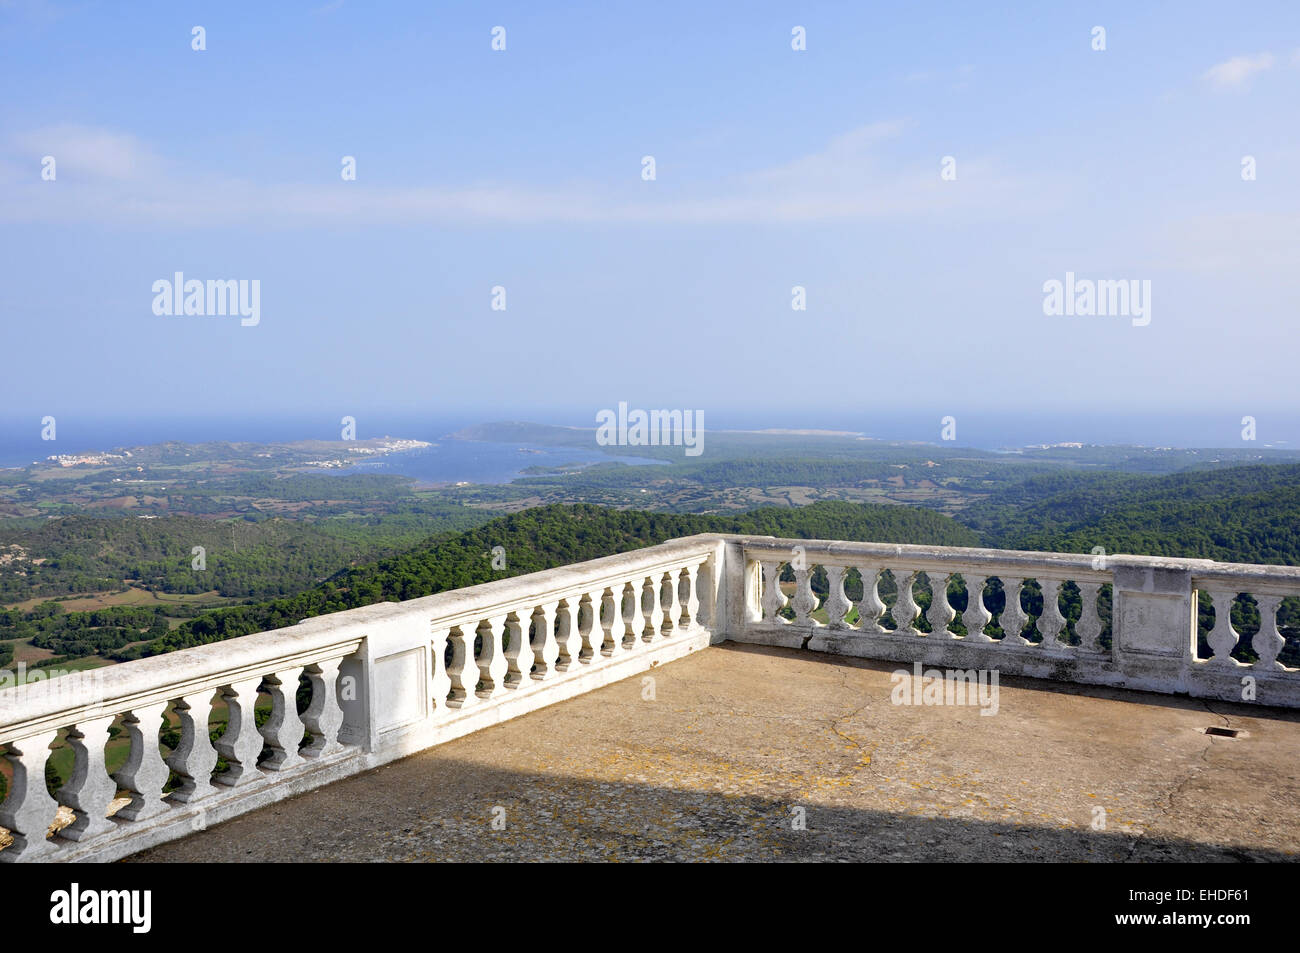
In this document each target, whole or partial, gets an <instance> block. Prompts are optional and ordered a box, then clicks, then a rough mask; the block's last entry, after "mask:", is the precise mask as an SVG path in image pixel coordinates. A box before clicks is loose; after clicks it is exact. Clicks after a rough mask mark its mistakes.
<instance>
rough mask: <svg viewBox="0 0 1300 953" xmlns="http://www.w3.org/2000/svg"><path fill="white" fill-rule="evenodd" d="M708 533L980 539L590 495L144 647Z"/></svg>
mask: <svg viewBox="0 0 1300 953" xmlns="http://www.w3.org/2000/svg"><path fill="white" fill-rule="evenodd" d="M705 532H720V533H754V534H762V535H773V536H786V537H794V538H801V539H814V538H825V539H845V540H870V541H878V542H898V543H905V542H909V543H934V544H939V545H949V546H970V545H975V543H976V537H975V535H974V534H973V533H972V532H970V531H969V530H968V529H966V528H965V527H963V526H961V525H960V524H958V523H957V522H955V521H954V520H952V519H950V518H948V517H946V516H942V515H940V514H938V513H934V512H931V511H929V510H924V509H912V508H907V507H901V506H875V505H866V504H854V503H838V502H826V503H817V504H814V505H812V506H807V507H802V508H799V509H775V508H767V509H760V510H754V511H751V512H749V513H742V514H738V515H734V516H700V515H689V514H670V513H647V512H640V511H635V510H612V509H606V508H603V507H599V506H592V505H588V504H577V505H573V506H561V505H554V506H542V507H537V508H534V509H530V510H524V511H522V512H520V513H516V514H513V515H510V516H506V517H502V518H500V519H496V520H493V521H492V522H490V523H488V524H486V525H484V526H481V527H478V528H477V529H473V530H470V531H468V532H465V533H461V534H459V535H457V536H454V537H452V538H450V539H446V540H441V541H435V542H432V543H430V544H429V545H425V546H420V547H416V548H415V549H412V550H410V551H408V552H405V553H402V554H401V555H398V556H393V557H391V558H388V559H383V560H380V561H378V562H375V563H372V564H370V565H367V566H362V567H358V568H356V569H352V570H349V571H347V572H345V573H341V574H340V575H338V576H336V577H335V578H333V579H331V580H329V581H328V582H325V583H323V584H321V585H319V586H317V587H315V588H313V589H310V590H308V591H307V592H304V593H302V594H300V595H298V596H294V597H291V598H286V599H277V600H275V601H272V602H266V603H261V604H258V605H250V606H238V607H235V608H230V609H221V610H217V611H214V612H209V613H206V614H204V615H202V616H200V617H198V618H196V619H194V620H192V621H190V622H188V623H186V624H185V625H183V626H181V627H180V628H179V629H176V630H175V631H174V632H171V633H170V634H168V635H166V636H164V637H163V638H161V639H158V640H156V641H155V642H153V643H152V644H150V645H149V646H146V647H144V649H143V653H142V654H154V653H156V652H166V651H171V650H173V649H178V648H184V647H186V646H189V645H197V644H201V643H205V642H215V641H220V640H222V639H228V638H231V637H233V636H238V635H247V634H249V633H251V632H260V631H264V630H267V629H274V628H279V627H281V626H286V625H292V624H294V623H296V622H298V621H299V620H301V619H305V618H308V617H310V616H314V615H320V614H321V613H325V612H337V611H339V610H341V609H351V608H355V607H357V606H363V605H370V604H372V603H375V602H382V601H386V600H405V599H414V598H417V597H419V596H426V595H431V594H432V593H435V592H443V591H445V590H448V589H457V588H461V587H464V586H472V585H476V584H478V583H482V582H489V581H491V580H493V579H502V578H505V577H507V576H514V575H519V574H521V573H528V572H534V571H536V570H540V569H550V568H553V567H555V566H562V565H565V564H567V563H572V562H580V561H582V560H586V559H595V558H597V557H599V556H608V555H611V554H613V553H619V552H627V551H629V550H633V549H638V548H641V547H644V546H650V545H653V544H655V543H661V542H663V541H665V540H668V539H673V538H675V537H678V536H689V535H691V534H694V533H705ZM495 546H501V547H503V548H504V549H505V556H506V569H505V570H504V571H502V570H495V569H493V568H492V549H493V547H495ZM133 654H135V650H133Z"/></svg>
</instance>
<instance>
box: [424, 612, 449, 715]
mask: <svg viewBox="0 0 1300 953" xmlns="http://www.w3.org/2000/svg"><path fill="white" fill-rule="evenodd" d="M450 635H451V629H449V628H447V627H446V626H439V627H436V628H435V629H434V630H433V637H432V639H431V640H430V643H429V646H430V651H431V653H432V661H433V677H432V679H431V680H430V682H429V690H430V691H431V692H432V693H433V710H434V711H445V710H446V709H447V702H448V701H449V700H450V695H451V676H450V675H448V674H447V638H448V637H449V636H450Z"/></svg>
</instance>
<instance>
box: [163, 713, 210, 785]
mask: <svg viewBox="0 0 1300 953" xmlns="http://www.w3.org/2000/svg"><path fill="white" fill-rule="evenodd" d="M212 694H213V693H212V691H211V690H209V691H206V692H194V693H192V694H189V695H182V696H181V697H180V698H178V699H177V700H176V705H175V708H174V711H175V712H176V717H177V718H178V719H179V720H180V723H181V740H180V742H179V743H178V744H177V745H176V747H175V748H174V749H173V750H172V753H171V754H170V755H168V756H167V765H168V766H169V767H170V768H171V769H172V770H173V771H175V772H176V776H177V777H179V778H180V780H181V783H180V787H178V788H176V790H174V791H172V793H171V798H172V800H173V801H176V802H177V803H180V804H188V803H189V802H191V801H197V800H200V799H201V798H205V797H207V796H208V795H209V794H212V793H213V792H214V791H215V790H216V789H215V788H214V787H213V786H212V772H213V770H214V769H215V768H216V766H217V749H216V748H214V747H212V739H211V737H210V735H209V733H208V719H209V717H210V715H211V714H212Z"/></svg>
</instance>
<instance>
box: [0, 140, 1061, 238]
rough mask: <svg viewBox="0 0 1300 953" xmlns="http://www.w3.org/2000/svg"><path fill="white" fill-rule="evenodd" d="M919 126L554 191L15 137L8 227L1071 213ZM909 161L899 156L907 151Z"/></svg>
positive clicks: (0, 169)
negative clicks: (913, 132)
mask: <svg viewBox="0 0 1300 953" xmlns="http://www.w3.org/2000/svg"><path fill="white" fill-rule="evenodd" d="M906 126H907V124H906V123H905V122H904V121H901V120H891V121H884V122H876V123H871V124H868V125H864V126H862V127H860V128H857V129H854V130H851V131H849V132H847V133H844V134H843V135H840V136H836V137H834V138H833V139H831V140H830V141H829V142H828V143H827V144H826V146H825V147H824V148H822V149H821V150H819V151H817V152H814V153H811V154H808V155H804V156H800V157H798V158H795V159H792V160H790V161H788V162H785V163H781V164H779V165H774V166H771V167H769V168H767V169H762V170H758V171H754V172H750V173H747V174H741V175H736V176H732V177H730V178H728V179H724V180H721V181H713V182H708V183H675V182H671V181H664V182H656V183H642V182H641V181H640V180H639V178H638V179H635V181H634V182H633V181H632V180H629V182H630V184H616V183H596V184H592V183H579V184H576V185H564V186H546V185H541V186H537V185H519V184H510V183H469V184H463V185H455V186H438V185H426V184H413V185H392V186H388V185H375V184H371V183H368V182H364V181H357V182H344V181H342V180H340V181H338V182H337V183H332V184H302V183H279V184H262V183H255V182H250V181H248V180H244V179H235V178H230V177H228V176H222V175H220V174H213V173H207V172H198V173H189V172H186V171H184V170H182V169H180V168H179V166H178V165H177V164H175V163H171V162H167V161H164V160H163V159H161V158H159V157H157V156H155V155H154V154H153V153H152V152H151V151H150V150H149V149H148V148H147V147H146V146H145V145H144V144H142V143H140V142H139V141H137V140H136V139H134V138H133V137H131V136H127V135H122V134H119V133H114V132H111V131H108V130H102V129H88V128H85V127H78V126H59V127H52V128H49V129H45V130H39V131H37V132H33V133H28V134H24V135H22V136H18V137H15V138H14V139H13V140H11V146H13V147H15V149H16V151H17V152H18V153H19V155H17V156H12V155H11V156H8V157H4V156H0V185H2V186H3V187H4V189H5V192H6V194H7V199H8V201H7V202H6V203H4V204H3V205H0V220H2V221H9V222H56V223H75V222H83V221H96V222H104V223H108V224H123V225H134V224H146V225H151V224H161V225H183V226H195V225H262V226H266V227H277V226H290V227H292V226H321V225H349V226H365V225H392V224H455V225H474V224H483V225H501V224H524V225H526V224H540V223H560V224H564V223H570V224H695V225H700V224H706V225H707V224H715V225H727V224H753V223H785V224H793V223H812V222H843V221H870V220H879V219H904V218H908V217H913V216H924V215H930V214H935V213H939V214H945V215H953V214H961V215H966V216H967V217H969V216H972V215H973V216H976V217H983V218H986V217H989V216H995V217H1005V216H1008V215H1016V214H1021V213H1023V214H1035V213H1040V212H1042V211H1045V210H1047V209H1050V208H1054V207H1059V204H1060V203H1059V201H1057V200H1056V199H1055V198H1053V197H1052V196H1053V195H1059V194H1060V192H1061V183H1060V182H1059V180H1058V181H1053V182H1050V183H1047V182H1044V181H1040V180H1035V179H1033V178H1031V177H1028V176H1025V175H1023V174H1020V175H1013V174H1011V173H1008V172H1005V171H1000V170H999V169H998V167H997V164H996V163H995V162H993V161H992V160H987V159H980V158H979V157H974V156H972V157H970V158H969V159H967V158H964V157H963V158H962V159H961V160H960V163H959V166H958V170H959V177H958V181H955V182H945V181H942V180H941V179H940V175H939V172H940V160H941V158H942V157H941V156H938V155H935V156H932V157H926V158H923V159H918V158H916V157H911V158H908V159H899V158H897V157H894V156H892V155H891V156H889V157H886V156H885V155H883V150H882V147H883V146H885V145H886V144H888V143H890V142H891V141H892V140H896V139H898V138H899V137H900V136H901V135H902V133H903V132H904V130H905V129H906ZM895 151H897V150H895ZM46 154H51V155H55V156H56V158H57V159H58V163H59V166H58V168H59V176H58V179H57V181H55V182H44V181H41V180H40V175H39V158H40V156H41V155H46Z"/></svg>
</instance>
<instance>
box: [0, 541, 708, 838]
mask: <svg viewBox="0 0 1300 953" xmlns="http://www.w3.org/2000/svg"><path fill="white" fill-rule="evenodd" d="M718 549H719V542H718V540H717V539H716V538H715V537H690V538H687V539H682V540H674V541H672V542H669V543H664V544H663V545H660V546H653V547H649V548H647V549H642V550H637V551H634V552H631V553H624V554H620V555H616V556H609V557H605V558H602V559H595V560H591V561H588V562H585V563H580V564H577V565H573V566H565V567H561V568H557V569H552V570H547V571H544V572H536V573H530V574H528V575H524V576H518V577H515V578H512V579H503V580H500V581H496V582H490V583H485V584H483V585H479V586H472V587H469V588H466V589H460V590H455V591H452V592H445V593H439V594H437V595H433V596H427V597H424V598H420V599H412V600H409V601H407V602H401V603H382V604H378V605H372V606H366V607H363V608H359V609H352V610H348V611H345V612H337V613H333V614H330V615H326V616H318V617H315V618H311V619H307V620H304V621H303V622H300V623H299V624H297V625H295V626H290V627H288V628H284V629H278V630H275V631H271V632H262V633H258V634H256V635H250V636H245V637H243V638H236V639H231V640H229V641H226V642H221V643H216V644H212V645H204V646H199V647H196V648H191V649H184V650H182V651H178V652H174V653H170V654H167V655H161V656H156V657H153V658H148V659H141V660H139V661H134V662H126V663H123V664H121V665H116V666H111V667H109V668H106V669H102V670H95V671H92V672H89V673H72V674H67V675H63V676H61V677H59V678H54V679H49V680H45V681H40V682H36V683H34V684H28V685H23V686H20V687H17V688H13V689H9V690H6V691H0V743H3V744H5V745H6V746H7V749H8V750H7V755H6V757H7V758H8V761H9V763H10V765H11V767H12V772H13V779H12V781H11V783H10V786H9V794H8V797H7V798H6V800H5V801H4V803H3V804H2V805H0V826H3V827H4V828H5V829H6V830H7V831H8V832H9V834H10V835H11V837H12V843H10V844H9V846H7V847H5V848H4V849H3V850H0V861H8V862H14V861H27V860H45V861H51V860H52V861H59V860H76V861H81V860H113V859H117V858H119V857H123V856H126V855H127V854H130V853H134V852H136V851H139V850H142V849H144V848H146V847H150V846H153V845H155V844H159V843H162V842H164V841H167V840H171V839H174V838H177V837H182V836H184V835H185V834H187V833H189V832H191V831H193V830H196V829H200V828H202V827H206V826H207V825H209V824H212V823H217V822H219V821H222V820H225V819H227V818H230V817H234V816H236V815H238V814H241V813H244V812H246V811H249V810H253V809H254V808H257V807H261V806H263V805H265V804H269V803H272V802H274V801H276V800H280V799H282V798H285V797H289V796H292V795H294V794H297V793H300V792H302V791H306V790H309V789H311V788H314V787H317V786H319V785H321V784H325V783H328V782H330V781H333V780H337V779H338V778H342V777H346V776H348V775H351V774H355V773H358V772H360V771H365V770H369V769H370V768H373V767H376V766H378V765H380V764H384V763H386V762H388V761H391V760H393V759H395V758H400V757H403V756H405V755H408V754H411V753H413V752H416V751H420V750H422V749H424V748H428V747H430V746H432V745H435V744H440V743H442V742H444V741H447V740H450V739H451V738H455V737H459V736H460V735H463V734H466V733H468V732H471V731H474V730H476V729H478V728H481V727H485V726H487V725H490V724H495V723H497V722H499V721H503V720H505V719H507V718H512V717H514V716H516V715H519V714H523V713H525V712H528V711H532V710H534V709H536V708H539V707H542V706H544V705H548V704H552V703H554V702H557V701H561V700H563V699H565V698H569V697H572V696H573V695H576V694H580V693H583V692H586V691H590V690H592V689H594V688H598V687H600V686H602V685H605V684H608V683H609V682H611V681H615V680H617V679H621V678H626V677H627V676H629V675H633V674H636V673H638V672H641V671H644V670H646V669H648V668H650V667H652V666H655V665H658V664H660V663H663V662H667V661H671V660H672V659H675V658H678V657H680V656H682V655H684V654H687V653H689V652H692V651H695V650H696V649H699V648H702V647H703V646H705V645H708V644H709V642H710V640H711V638H712V637H713V636H712V632H713V629H714V626H713V624H712V618H713V614H714V612H715V607H716V602H717V599H716V592H715V588H716V586H715V580H716V579H717V578H718V574H717V559H718ZM304 692H307V693H309V694H310V701H309V702H308V703H307V704H306V705H305V707H304V708H303V710H302V711H301V712H300V711H299V708H300V703H299V701H298V697H299V695H300V694H303V693H304ZM259 699H260V700H261V704H260V706H259ZM214 701H215V703H216V704H215V707H217V708H218V709H220V708H224V709H225V715H226V722H227V727H226V728H225V730H224V732H223V733H222V734H221V735H220V736H219V737H218V738H217V739H216V741H215V743H214V742H212V741H210V740H209V716H210V714H211V713H212V710H213V708H214ZM268 709H269V711H268ZM259 711H261V712H262V713H263V714H264V715H265V717H264V719H263V723H261V724H259V723H258V722H259V718H258V712H259ZM114 726H117V727H119V728H120V732H118V736H119V737H122V738H125V744H126V745H127V746H128V751H127V754H126V762H125V764H124V765H123V766H122V767H121V768H120V769H119V770H118V771H116V772H115V773H114V774H113V775H112V776H110V775H109V773H108V769H107V766H106V744H110V743H116V744H119V745H120V744H121V743H122V742H110V734H111V732H110V729H111V728H113V727H114ZM162 729H168V730H170V731H171V732H172V733H174V734H175V735H177V736H178V739H177V742H176V744H175V745H174V747H172V750H171V751H170V753H168V754H166V755H164V754H163V752H162V750H161V748H160V744H159V737H160V736H159V733H160V730H162ZM60 739H62V740H63V741H64V743H66V744H67V746H68V747H70V748H71V749H72V751H73V756H74V765H73V769H72V773H71V777H69V778H68V779H67V781H66V782H65V783H64V784H63V785H62V786H61V787H60V789H59V790H58V791H57V793H56V796H55V797H51V796H50V795H49V794H48V793H47V790H46V783H45V767H46V762H47V760H48V758H49V756H50V747H51V744H53V743H54V742H56V740H60ZM218 757H220V758H221V759H222V760H223V761H224V762H225V764H224V770H221V771H219V772H216V771H215V769H217V768H218ZM214 772H215V773H214ZM168 787H170V788H171V790H167V788H168ZM119 792H125V795H126V797H118V794H119ZM128 798H129V799H128ZM122 802H125V803H122ZM60 805H62V806H63V807H64V808H66V809H70V810H71V811H72V814H73V819H72V821H71V823H69V824H66V825H65V826H63V827H61V828H60V829H59V830H58V831H57V832H56V833H55V834H54V835H53V836H47V832H48V831H49V829H50V828H51V827H52V826H56V825H55V821H56V817H57V815H58V811H59V806H60ZM113 807H117V809H116V810H115V811H112V813H111V816H109V815H110V811H111V810H112V808H113Z"/></svg>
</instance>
